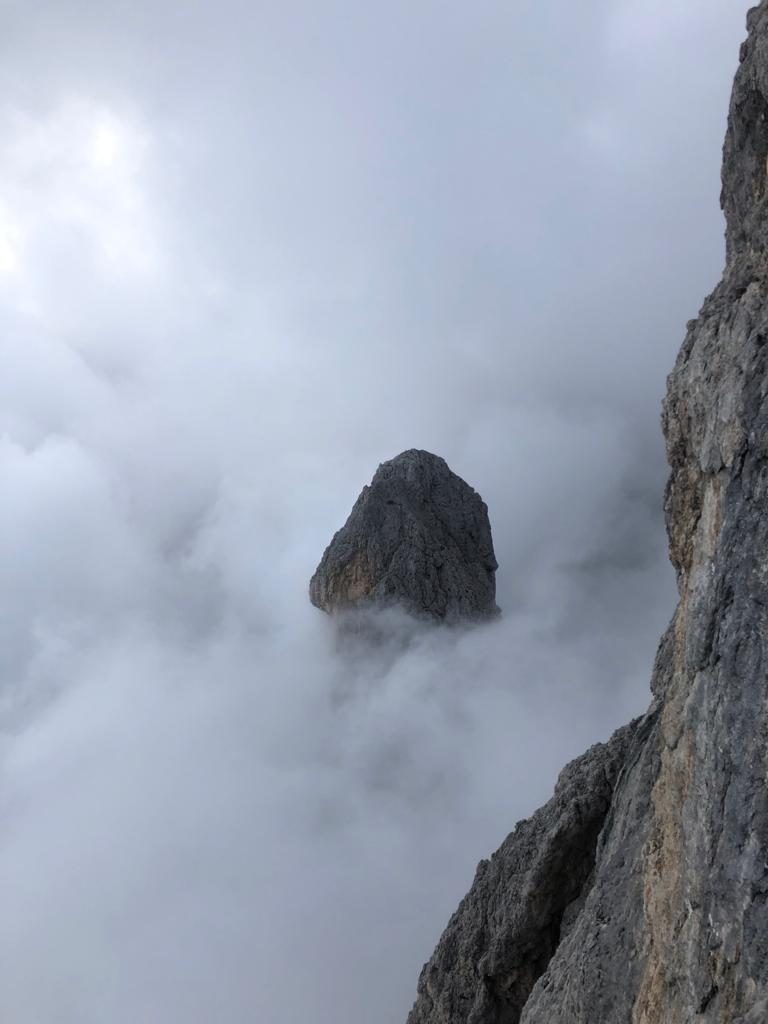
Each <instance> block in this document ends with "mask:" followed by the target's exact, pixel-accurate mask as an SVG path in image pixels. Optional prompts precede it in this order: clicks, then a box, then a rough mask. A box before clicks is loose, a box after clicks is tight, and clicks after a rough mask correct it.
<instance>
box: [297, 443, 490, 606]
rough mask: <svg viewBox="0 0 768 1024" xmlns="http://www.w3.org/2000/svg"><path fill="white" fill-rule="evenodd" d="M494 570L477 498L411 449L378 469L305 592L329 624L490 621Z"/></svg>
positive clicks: (431, 458)
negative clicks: (366, 611) (392, 610)
mask: <svg viewBox="0 0 768 1024" xmlns="http://www.w3.org/2000/svg"><path fill="white" fill-rule="evenodd" d="M496 568H497V562H496V556H495V554H494V551H493V540H492V537H491V526H490V522H489V520H488V509H487V507H486V505H485V502H484V501H483V500H482V498H481V497H480V495H479V494H477V492H476V491H474V490H473V489H472V488H471V487H470V486H469V484H467V483H466V482H465V481H464V480H462V479H461V477H459V476H457V475H456V474H455V473H453V472H452V471H451V470H450V469H449V467H448V464H447V463H446V461H445V460H444V459H442V458H440V456H438V455H433V454H432V453H431V452H427V451H422V450H420V449H417V448H410V449H408V450H407V451H404V452H401V453H400V455H397V456H396V457H395V458H393V459H390V460H389V461H388V462H383V463H382V464H381V465H380V466H379V468H378V469H377V471H376V473H375V475H374V477H373V480H372V481H371V483H370V484H369V485H368V486H366V487H364V488H363V490H362V492H361V494H360V497H359V498H358V499H357V501H356V502H355V505H354V507H353V509H352V511H351V513H350V515H349V518H348V519H347V521H346V523H345V524H344V526H343V527H342V528H341V529H340V530H339V531H338V532H337V533H336V534H335V536H334V537H333V540H332V541H331V543H330V544H329V545H328V547H327V548H326V551H325V553H324V555H323V557H322V559H321V561H320V564H319V566H318V567H317V570H316V571H315V574H314V576H313V577H312V580H311V581H310V584H309V596H310V600H311V601H312V603H313V604H314V605H315V606H316V607H318V608H321V609H322V610H323V611H325V612H328V613H331V614H336V613H339V612H344V611H347V610H353V609H360V608H368V607H388V606H393V605H396V606H400V607H402V608H404V609H405V610H406V611H407V612H409V613H410V614H411V615H414V616H416V617H417V618H425V619H432V620H435V621H441V622H447V623H456V622H459V621H472V620H480V619H486V618H490V617H493V616H495V615H497V614H498V608H497V606H496V582H495V574H496Z"/></svg>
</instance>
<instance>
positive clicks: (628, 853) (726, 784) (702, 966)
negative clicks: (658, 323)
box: [409, 0, 768, 1024]
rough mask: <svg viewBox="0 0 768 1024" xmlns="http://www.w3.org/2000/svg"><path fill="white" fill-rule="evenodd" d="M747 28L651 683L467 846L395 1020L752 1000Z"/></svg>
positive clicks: (755, 460)
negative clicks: (494, 833)
mask: <svg viewBox="0 0 768 1024" xmlns="http://www.w3.org/2000/svg"><path fill="white" fill-rule="evenodd" d="M748 28H749V37H748V39H747V41H746V42H745V44H744V45H743V47H742V50H741V54H740V66H739V70H738V73H737V75H736V80H735V83H734V89H733V97H732V101H731V108H730V115H729V123H728V132H727V137H726V142H725V148H724V163H723V193H722V205H723V210H724V212H725V215H726V224H727V232H726V268H725V271H724V275H723V279H722V281H721V282H720V284H719V285H718V286H717V288H716V289H715V291H714V292H713V293H712V295H711V296H710V297H709V298H708V299H707V300H706V301H705V303H704V306H703V307H702V310H701V312H700V314H699V316H698V318H697V319H696V320H694V321H692V322H691V323H689V325H688V332H687V336H686V339H685V342H684V344H683V347H682V349H681V352H680V355H679V357H678V360H677V363H676V366H675V368H674V370H673V372H672V374H671V376H670V378H669V382H668V390H667V396H666V400H665V403H664V411H663V425H664V432H665V436H666V441H667V452H668V458H669V462H670V466H671V476H670V480H669V483H668V486H667V493H666V501H665V508H666V516H667V527H668V532H669V540H670V555H671V559H672V562H673V564H674V566H675V569H676V571H677V576H678V586H679V593H680V601H679V605H678V607H677V610H676V612H675V615H674V618H673V621H672V623H671V625H670V627H669V629H668V631H667V633H666V634H665V636H664V638H663V639H662V642H661V645H660V647H659V652H658V656H657V659H656V666H655V669H654V674H653V679H652V686H651V688H652V692H653V695H654V700H653V703H652V705H651V708H650V710H649V712H648V714H647V715H646V716H645V717H644V718H643V719H641V720H640V721H639V722H638V723H635V724H633V726H630V727H628V729H627V730H624V731H621V732H620V733H618V734H617V735H616V736H615V737H614V738H613V739H612V740H611V741H610V742H609V743H608V744H607V745H604V746H602V747H597V748H593V750H592V751H590V752H589V753H588V754H586V755H585V756H584V758H582V759H580V760H579V761H576V762H574V764H573V765H571V766H569V768H568V769H566V771H565V772H564V774H563V776H561V782H560V783H559V784H558V789H557V790H556V793H555V796H554V798H553V800H552V801H550V803H549V804H548V805H547V806H546V807H545V808H544V809H542V810H541V811H539V812H538V813H537V814H536V815H534V817H533V818H531V819H530V821H528V822H524V823H522V824H520V825H518V827H517V829H516V830H515V831H514V832H513V833H512V834H511V835H510V836H509V837H508V838H507V840H506V841H505V842H504V844H503V845H502V847H501V848H500V850H499V851H497V853H495V854H494V855H493V857H492V858H491V861H490V862H483V863H482V864H481V865H480V868H479V869H478V873H477V876H476V878H475V882H474V884H473V886H472V889H471V890H470V892H469V894H468V895H467V896H466V897H465V899H464V900H463V902H462V904H461V906H460V907H459V909H458V910H457V912H456V914H455V915H454V917H453V918H452V920H451V922H450V924H449V926H448V928H447V930H446V932H445V934H444V935H443V938H442V939H441V941H440V944H439V945H438V947H437V950H436V951H435V953H434V955H433V957H432V959H431V960H430V962H429V963H428V964H427V965H426V966H425V968H424V970H423V972H422V975H421V978H420V981H419V988H418V998H417V1001H416V1004H415V1006H414V1009H413V1011H412V1013H411V1015H410V1017H409V1024H516V1022H518V1021H521V1022H523V1024H566V1022H567V1024H688V1022H694V1021H696V1022H711V1024H716V1022H717V1024H758V1022H765V1021H768V0H763V2H762V3H761V4H760V5H759V6H758V7H756V8H754V9H753V10H752V11H750V13H749V15H748ZM574 780H577V781H576V782H575V784H573V785H572V784H571V783H573V782H574ZM565 865H570V868H566V867H565Z"/></svg>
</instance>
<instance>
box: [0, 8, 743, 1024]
mask: <svg viewBox="0 0 768 1024" xmlns="http://www.w3.org/2000/svg"><path fill="white" fill-rule="evenodd" d="M737 7H738V5H737ZM4 20H5V22H6V24H5V29H4V32H3V38H2V41H0V47H1V48H2V61H0V85H2V91H1V92H0V95H2V97H3V100H2V103H0V126H1V127H2V131H0V303H1V306H0V351H2V355H3V373H2V375H1V376H0V481H1V482H2V492H3V502H2V506H1V507H0V560H1V562H2V568H3V572H2V589H1V590H0V630H1V631H2V643H1V644H0V665H1V666H2V676H1V677H0V680H1V684H0V708H1V709H2V748H1V749H2V764H1V770H2V776H3V780H2V782H3V784H2V787H1V790H0V816H1V817H2V828H0V903H2V907H3V913H2V915H0V1017H2V1019H3V1020H6V1019H7V1020H9V1021H13V1022H14V1024H48V1022H49V1021H50V1022H53V1021H55V1022H56V1024H102V1022H104V1021H109V1022H110V1024H122V1022H126V1024H128V1022H131V1024H133V1022H135V1021H141V1022H142V1024H153V1022H158V1024H160V1022H162V1024H167V1022H168V1021H170V1020H184V1021H186V1022H190V1024H195V1022H200V1024H203V1022H210V1021H212V1020H216V1021H222V1022H232V1024H239V1022H241V1021H243V1020H257V1021H265V1022H266V1021H268V1022H270V1024H298V1022H299V1021H302V1022H305V1021H312V1022H314V1024H324V1022H326V1021H327V1022H328V1024H330V1022H334V1024H353V1022H355V1024H357V1022H359V1021H361V1020H364V1021H366V1022H369V1024H390V1022H393V1021H398V1020H403V1019H404V1016H405V1014H406V1012H407V1009H408V1007H409V1005H410V1002H411V1000H412V997H413V994H414V990H415V982H416V977H417V974H418V970H419V967H420V965H421V963H422V962H423V960H424V959H426V957H427V956H428V955H429V953H430V951H431V948H432V946H433V944H434V942H435V940H436V939H437V937H438V934H439V932H440V930H441V928H442V926H443V925H444V924H445V922H446V921H447V918H448V915H449V914H450V912H451V910H452V909H453V907H454V906H455V904H456V903H457V901H458V899H459V898H460V897H461V895H462V894H463V892H464V891H465V890H466V888H467V886H468V884H469V882H470V880H471V877H472V872H473V870H474V866H475V864H476V862H477V860H478V859H479V858H480V857H482V856H486V855H487V854H488V853H489V852H490V851H491V850H492V849H493V848H494V847H495V846H496V845H497V844H498V842H500V840H501V839H502V838H503V837H504V835H505V834H506V832H507V831H508V830H509V829H510V828H511V827H512V825H513V824H514V822H515V820H517V819H518V818H520V817H522V816H524V815H526V814H528V813H530V812H531V811H532V810H533V809H534V808H535V807H536V806H537V805H538V804H540V803H541V802H542V801H543V800H545V799H546V798H547V796H548V794H549V793H550V791H551V788H552V786H553V784H554V780H555V778H556V775H557V772H558V770H559V769H560V768H561V767H562V766H563V764H564V763H565V762H566V761H567V760H568V759H569V758H570V757H572V756H575V755H576V754H578V753H580V752H581V751H582V750H583V749H584V748H585V747H586V746H587V745H589V744H590V743H592V742H595V741H597V740H599V739H602V738H605V737H606V736H607V735H608V734H609V733H610V731H611V730H612V729H613V728H615V727H617V726H618V725H620V724H622V723H623V722H624V721H625V720H626V719H628V718H629V717H630V716H631V715H632V714H636V713H639V712H640V711H642V710H643V709H644V707H645V705H646V703H647V700H648V678H649V673H650V666H651V663H652V659H653V654H654V650H655V645H656V641H657V639H658V636H659V634H660V632H661V630H662V629H663V627H664V626H665V624H666V622H667V620H668V618H669V616H670V615H671V612H672V609H673V605H674V581H673V579H672V573H671V570H670V569H669V567H668V565H667V561H666V542H665V538H664V533H663V523H662V516H661V492H662V488H663V481H664V476H665V467H664V460H663V446H662V441H661V436H660V431H659V427H658V408H659V402H660V398H661V395H662V393H663V385H664V375H665V374H666V373H667V372H668V370H669V369H670V368H671V365H672V361H673V359H674V355H675V352H676V349H677V347H678V345H679V343H680V341H681V338H682V332H683V329H684V323H685V320H686V319H687V318H689V317H690V316H693V315H695V312H696V310H697V308H698V305H699V303H700V301H701V299H702V297H703V295H704V294H705V292H706V291H707V290H708V289H709V288H710V287H711V286H712V284H713V283H714V281H715V279H716V277H717V274H718V273H719V269H720V265H721V262H722V223H721V219H720V217H719V214H718V210H717V196H718V191H719V183H718V170H719V154H720V143H721V138H722V133H723V128H724V124H725V115H726V110H727V97H728V91H729V87H730V79H731V75H732V72H733V69H734V67H735V63H736V54H737V48H738V42H739V40H740V38H741V37H742V34H743V11H740V10H738V9H736V10H734V5H733V4H732V3H729V2H726V0H708V2H706V3H701V4H699V5H697V9H696V11H693V10H692V9H691V7H690V5H689V4H685V3H682V0H681V2H680V3H669V2H667V3H664V4H661V3H655V2H652V0H622V3H620V4H617V3H615V2H612V3H610V4H609V3H607V2H601V0H590V2H589V3H587V4H583V5H581V8H579V9H578V10H577V9H576V8H569V9H568V10H563V11H560V12H558V13H557V16H556V17H555V15H554V14H553V13H552V12H550V11H548V10H546V9H544V8H542V7H541V6H539V7H536V8H534V7H533V6H530V5H526V4H520V5H517V6H514V5H513V6H512V7H510V5H509V4H501V3H497V2H496V0H487V2H481V3H480V4H476V5H474V7H473V8H472V10H471V11H469V10H462V11H459V10H458V8H457V9H456V10H450V9H447V8H446V6H445V5H443V4H438V3H433V2H429V0H428V2H425V3H421V4H416V5H413V4H405V3H395V4H394V5H389V7H388V8H387V10H386V12H384V11H382V12H376V11H374V10H373V9H370V8H366V7H365V5H363V6H362V7H361V5H353V4H350V3H347V2H346V0H345V2H341V0H331V2H329V3H327V4H322V5H319V6H318V5H313V4H307V3H305V2H299V0H294V2H289V3H283V4H280V5H277V4H267V5H253V4H247V5H246V4H240V3H238V2H236V0H226V2H225V3H223V4H217V5H215V6H214V5H211V4H208V3H193V4H189V5H184V7H183V9H182V7H180V6H179V5H171V4H160V5H158V4H148V3H147V4H143V3H136V4H132V5H128V6H126V5H122V4H118V3H111V4H99V5H96V4H93V3H90V2H86V0H82V2H73V3H69V4H65V5H62V4H60V3H58V2H57V3H53V2H52V3H45V2H43V3H40V4H37V5H36V7H35V12H34V14H32V13H31V12H30V10H29V5H27V4H21V3H14V2H11V3H9V4H6V5H5V14H4ZM409 447H423V448H427V449H430V450H432V451H435V452H437V453H439V454H440V455H442V456H443V457H445V458H446V460H447V461H448V462H449V464H450V465H451V467H452V468H453V469H454V470H455V471H456V472H458V473H460V474H461V475H462V476H463V477H464V478H465V479H466V480H468V481H469V482H470V483H471V484H472V485H473V486H475V487H476V488H477V489H478V490H479V491H480V493H481V494H482V495H483V497H484V498H485V500H486V501H487V503H488V505H489V508H490V514H491V521H492V525H493V529H494V539H495V544H496V552H497V556H498V559H499V563H500V570H499V574H498V589H499V593H498V600H499V604H500V605H501V607H502V608H503V610H504V616H503V618H502V619H501V620H500V621H499V622H498V623H494V624H492V625H489V626H484V627H482V628H477V629H475V630H472V631H469V632H466V633H458V634H451V633H447V632H445V631H442V630H436V631H431V632H427V633H425V634H423V635H422V636H420V637H418V639H417V641H416V642H415V643H414V644H413V645H412V646H411V647H410V648H409V649H407V650H406V651H395V650H386V649H385V650H383V651H380V652H379V653H378V654H377V655H376V656H375V657H373V656H372V657H371V658H370V659H368V660H366V661H363V662H361V661H360V660H359V659H358V660H349V659H344V658H341V657H340V656H339V654H338V652H337V651H336V650H335V648H334V643H333V637H332V634H331V630H330V625H329V622H328V621H327V620H326V619H325V617H324V616H322V615H321V614H320V613H319V612H317V611H316V610H315V609H313V608H312V607H310V605H309V603H308V600H307V596H306V586H307V581H308V579H309V577H310V575H311V573H312V570H313V569H314V567H315V565H316V563H317V561H318V560H319V557H320V555H321V553H322V550H323V548H324V546H325V544H326V543H327V542H328V540H329V539H330V537H331V535H332V533H333V531H334V530H335V529H336V528H337V527H338V526H340V525H341V523H342V522H343V520H344V518H345V516H346V515H347V513H348V511H349V509H350V508H351V505H352V503H353V501H354V499H355V497H356V496H357V493H358V492H359V490H360V488H361V487H362V485H363V484H364V483H366V482H367V481H368V480H369V479H370V477H371V475H372V474H373V471H374V470H375V468H376V466H377V464H378V463H379V462H380V461H382V460H383V459H386V458H389V457H392V456H393V455H395V454H397V453H398V452H399V451H401V450H403V449H405V448H409Z"/></svg>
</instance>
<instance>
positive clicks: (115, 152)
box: [91, 124, 122, 167]
mask: <svg viewBox="0 0 768 1024" xmlns="http://www.w3.org/2000/svg"><path fill="white" fill-rule="evenodd" d="M121 142H122V140H121V138H120V132H119V130H118V129H117V128H116V127H115V126H114V125H112V124H100V125H99V126H98V127H97V129H96V131H95V132H94V133H93V139H92V143H91V160H92V161H93V163H94V164H95V165H96V166H97V167H111V166H112V164H113V163H114V162H115V160H116V159H117V158H118V157H119V156H120V150H121Z"/></svg>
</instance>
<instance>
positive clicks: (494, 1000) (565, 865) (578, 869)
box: [408, 722, 641, 1024]
mask: <svg viewBox="0 0 768 1024" xmlns="http://www.w3.org/2000/svg"><path fill="white" fill-rule="evenodd" d="M640 725H641V723H640V722H633V723H632V724H631V725H629V726H626V727H625V728H624V729H620V730H619V731H618V732H617V733H615V735H614V736H613V737H612V738H611V740H610V741H609V742H608V743H605V744H599V745H598V746H595V747H592V749H591V750H589V751H587V753H586V754H584V755H583V756H582V757H580V758H578V759H577V760H576V761H573V762H572V763H571V764H569V765H568V766H567V767H566V768H565V769H564V770H563V771H562V772H561V774H560V778H559V779H558V782H557V786H556V788H555V794H554V796H553V797H552V799H551V800H550V801H549V803H548V804H547V805H546V806H545V807H543V808H542V809H541V810H540V811H537V813H536V814H535V815H534V816H533V817H532V818H530V819H529V820H527V821H521V822H519V823H518V825H517V827H516V828H515V831H514V832H513V833H512V834H511V835H510V836H508V837H507V839H506V840H505V841H504V843H502V845H501V847H500V848H499V849H498V850H497V851H496V853H494V855H493V856H492V857H491V859H490V860H484V861H481V863H480V866H479V867H478V869H477V874H476V875H475V881H474V883H473V885H472V888H471V889H470V891H469V893H468V894H467V896H466V897H465V898H464V900H463V901H462V903H461V905H460V906H459V909H458V910H457V911H456V913H455V914H454V915H453V917H452V918H451V921H450V923H449V924H448V927H447V928H446V930H445V933H444V935H443V937H442V939H441V940H440V944H439V946H438V947H437V949H436V950H435V953H434V955H433V957H432V959H431V960H430V961H429V963H428V964H426V966H425V967H424V969H423V971H422V972H421V977H420V979H419V987H418V991H419V996H418V999H417V1001H416V1005H415V1006H414V1008H413V1010H412V1012H411V1014H410V1016H409V1018H408V1024H458V1022H459V1021H461V1022H470V1021H471V1022H472V1024H486V1022H491V1021H517V1020H519V1018H520V1013H521V1011H522V1009H523V1006H524V1005H525V1003H526V1001H527V999H528V997H529V995H530V993H531V990H532V989H533V986H534V984H535V983H536V981H537V980H538V978H539V977H540V976H541V974H542V973H543V972H544V970H545V969H546V966H547V964H548V963H549V961H550V959H551V958H552V955H553V953H554V952H555V949H556V948H557V946H558V944H559V942H560V941H561V940H562V937H563V934H564V933H565V932H566V931H567V929H568V927H569V926H570V924H571V923H572V921H573V920H574V918H575V917H577V916H578V910H579V907H580V906H581V905H582V903H583V901H584V899H585V898H586V894H587V893H588V891H589V889H590V887H591V881H592V872H593V869H594V866H595V854H596V850H597V842H598V836H599V835H600V831H601V829H602V827H603V824H604V822H605V819H606V815H607V814H608V811H609V809H610V805H611V796H612V793H613V790H614V787H615V785H616V780H617V778H618V775H619V772H620V770H621V767H622V765H623V763H624V760H625V758H626V756H627V752H628V750H629V749H630V748H631V746H632V743H633V738H634V736H635V734H636V733H637V732H638V729H639V727H640Z"/></svg>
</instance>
